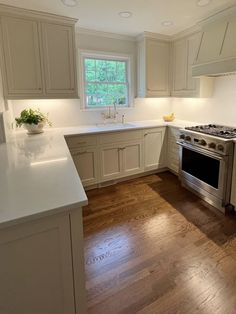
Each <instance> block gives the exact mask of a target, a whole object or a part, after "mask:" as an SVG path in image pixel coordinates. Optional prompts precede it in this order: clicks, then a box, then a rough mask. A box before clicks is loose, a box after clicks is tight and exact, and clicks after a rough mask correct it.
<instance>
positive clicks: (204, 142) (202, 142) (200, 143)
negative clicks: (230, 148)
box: [199, 140, 207, 146]
mask: <svg viewBox="0 0 236 314" xmlns="http://www.w3.org/2000/svg"><path fill="white" fill-rule="evenodd" d="M206 144H207V142H206V141H205V140H201V141H199V145H202V146H206Z"/></svg>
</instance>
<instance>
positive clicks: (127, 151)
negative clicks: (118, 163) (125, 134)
mask: <svg viewBox="0 0 236 314" xmlns="http://www.w3.org/2000/svg"><path fill="white" fill-rule="evenodd" d="M122 154H123V174H124V175H125V176H129V175H133V174H136V173H140V172H142V171H143V158H142V143H141V142H140V141H139V142H133V143H130V144H126V145H125V148H122Z"/></svg>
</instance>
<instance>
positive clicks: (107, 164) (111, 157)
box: [99, 144, 122, 181]
mask: <svg viewBox="0 0 236 314" xmlns="http://www.w3.org/2000/svg"><path fill="white" fill-rule="evenodd" d="M121 151H122V149H121V147H120V146H119V144H114V145H109V146H104V147H101V148H100V151H99V155H100V171H101V173H100V179H101V181H108V180H113V179H116V178H119V177H121V174H122V156H121Z"/></svg>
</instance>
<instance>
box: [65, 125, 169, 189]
mask: <svg viewBox="0 0 236 314" xmlns="http://www.w3.org/2000/svg"><path fill="white" fill-rule="evenodd" d="M66 142H67V144H68V146H69V149H70V151H71V155H72V157H73V160H74V163H75V166H76V168H77V171H78V173H79V176H80V178H81V181H82V183H83V186H84V187H88V186H92V185H94V184H98V183H100V182H106V181H110V180H116V179H119V178H123V177H128V176H132V175H136V174H139V173H143V172H145V171H151V170H157V169H160V168H164V167H166V166H167V165H166V128H165V127H157V128H148V129H143V130H142V129H140V130H130V131H127V130H126V131H118V132H108V133H103V134H100V135H99V134H97V135H94V134H93V135H92V134H91V135H88V134H87V135H78V136H70V137H67V138H66Z"/></svg>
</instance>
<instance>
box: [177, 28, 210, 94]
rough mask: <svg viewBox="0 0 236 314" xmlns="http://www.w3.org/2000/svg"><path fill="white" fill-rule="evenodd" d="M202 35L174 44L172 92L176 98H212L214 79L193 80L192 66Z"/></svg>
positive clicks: (192, 36) (180, 40)
mask: <svg viewBox="0 0 236 314" xmlns="http://www.w3.org/2000/svg"><path fill="white" fill-rule="evenodd" d="M200 40H201V33H200V32H199V33H195V34H193V35H190V36H188V37H185V38H182V39H179V40H177V41H175V42H174V43H173V46H172V48H173V49H172V58H173V62H172V63H173V75H172V91H171V95H172V96H174V97H210V96H211V95H212V91H213V90H212V82H213V79H212V78H207V77H203V78H193V77H192V66H193V64H194V62H195V60H196V57H197V52H198V48H199V44H200Z"/></svg>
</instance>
